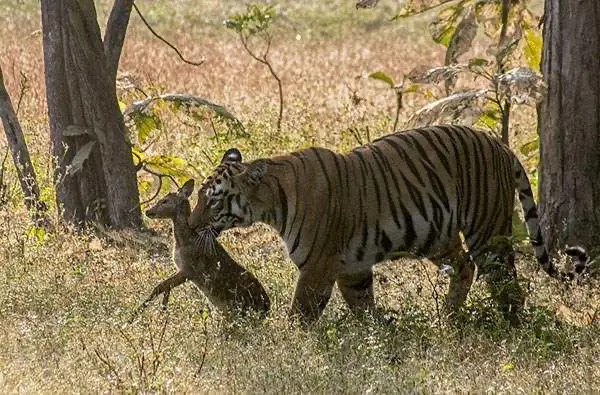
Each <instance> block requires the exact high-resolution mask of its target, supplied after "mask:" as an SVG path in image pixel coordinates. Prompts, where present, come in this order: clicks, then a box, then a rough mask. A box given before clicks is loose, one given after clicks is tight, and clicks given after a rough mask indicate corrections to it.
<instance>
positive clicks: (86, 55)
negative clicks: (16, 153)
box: [41, 0, 142, 228]
mask: <svg viewBox="0 0 600 395" xmlns="http://www.w3.org/2000/svg"><path fill="white" fill-rule="evenodd" d="M41 8H42V30H43V34H44V65H45V76H46V95H47V101H48V116H49V119H50V137H51V140H52V144H53V155H54V158H55V161H56V163H55V182H56V188H57V201H58V204H59V206H60V207H61V208H62V209H63V218H64V219H65V220H66V221H67V222H71V223H75V224H76V225H84V224H85V223H86V222H88V221H90V220H95V221H99V222H101V223H102V224H104V225H108V226H112V227H114V228H123V227H138V226H140V225H141V223H142V221H141V211H140V208H139V194H138V189H137V182H136V172H135V168H134V165H133V159H132V156H131V145H130V143H129V141H128V139H127V131H126V128H125V124H124V121H123V116H122V115H121V112H120V110H119V106H118V102H117V97H116V89H115V84H114V79H113V71H112V70H113V65H112V64H111V65H110V66H109V65H108V64H107V63H108V62H107V59H106V56H105V54H104V48H103V44H102V39H101V36H100V28H99V26H98V22H97V17H96V11H95V8H94V3H93V0H79V1H72V0H42V2H41ZM121 43H122V41H121ZM119 53H120V51H119ZM111 59H114V56H112V57H111ZM116 59H117V60H116V61H117V62H118V55H117V57H116ZM90 146H91V151H88V152H89V155H84V153H85V151H86V148H90ZM74 159H75V162H74ZM83 159H85V161H83V162H82V160H83Z"/></svg>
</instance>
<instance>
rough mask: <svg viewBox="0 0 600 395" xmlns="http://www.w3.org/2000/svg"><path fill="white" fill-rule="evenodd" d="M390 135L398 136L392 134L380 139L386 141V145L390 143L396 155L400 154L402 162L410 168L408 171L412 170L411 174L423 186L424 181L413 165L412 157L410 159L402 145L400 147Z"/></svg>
mask: <svg viewBox="0 0 600 395" xmlns="http://www.w3.org/2000/svg"><path fill="white" fill-rule="evenodd" d="M391 137H398V136H396V135H392V136H390V138H389V139H385V140H382V141H383V142H384V143H387V144H388V145H390V146H391V147H392V149H393V150H395V151H396V153H397V154H398V156H400V157H401V158H402V159H403V160H404V163H405V164H406V166H408V168H409V169H410V171H411V172H412V174H413V175H414V177H415V178H416V179H417V180H418V181H419V182H420V183H421V185H422V186H425V182H424V181H423V179H422V178H421V174H420V172H419V171H418V170H417V168H416V167H415V165H414V163H413V161H412V159H410V157H409V156H408V155H407V154H406V152H404V147H402V145H401V144H399V143H398V142H396V141H395V140H394V139H392V138H391ZM400 141H402V140H400Z"/></svg>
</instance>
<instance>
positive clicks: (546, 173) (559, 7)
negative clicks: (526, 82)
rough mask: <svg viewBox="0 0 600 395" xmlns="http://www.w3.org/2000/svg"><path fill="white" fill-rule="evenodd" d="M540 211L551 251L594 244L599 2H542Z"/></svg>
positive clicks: (599, 132) (599, 194)
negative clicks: (544, 94) (544, 92)
mask: <svg viewBox="0 0 600 395" xmlns="http://www.w3.org/2000/svg"><path fill="white" fill-rule="evenodd" d="M542 72H543V74H544V80H545V82H546V84H547V85H548V95H547V98H546V100H545V102H544V103H542V105H541V106H540V108H539V112H538V114H539V121H540V122H539V125H540V157H541V158H540V163H541V169H540V182H539V197H540V204H539V206H540V212H541V223H542V226H543V229H544V232H545V236H546V240H547V244H548V247H549V249H550V250H551V251H555V250H557V249H559V248H562V247H563V246H564V245H565V244H574V243H581V244H583V245H585V246H587V247H588V248H589V247H592V246H598V245H600V183H598V182H597V180H598V175H599V174H600V2H598V1H592V0H588V1H564V0H546V2H545V23H544V48H543V54H542Z"/></svg>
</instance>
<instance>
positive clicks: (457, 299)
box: [431, 237, 475, 316]
mask: <svg viewBox="0 0 600 395" xmlns="http://www.w3.org/2000/svg"><path fill="white" fill-rule="evenodd" d="M431 261H432V262H433V263H435V264H436V265H437V266H438V267H440V268H441V267H442V266H443V265H449V266H451V267H452V269H453V273H452V274H450V285H449V287H448V294H447V295H446V306H445V310H446V314H447V315H448V316H453V315H454V314H456V312H457V311H458V310H459V309H460V308H461V307H462V305H463V304H464V303H465V300H467V294H468V293H469V290H470V289H471V284H472V283H473V275H474V272H475V265H474V264H473V262H472V261H471V260H470V259H469V258H468V257H467V255H466V253H465V250H464V248H463V246H462V241H461V240H460V238H459V237H457V238H456V242H455V245H454V248H453V249H452V250H451V252H450V253H447V254H445V255H443V256H442V257H437V258H432V259H431Z"/></svg>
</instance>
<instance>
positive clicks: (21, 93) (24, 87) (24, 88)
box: [15, 70, 29, 116]
mask: <svg viewBox="0 0 600 395" xmlns="http://www.w3.org/2000/svg"><path fill="white" fill-rule="evenodd" d="M19 74H21V81H19V85H20V89H19V99H17V109H16V110H15V115H16V116H18V115H19V110H20V109H21V102H22V101H23V97H24V96H25V93H26V92H27V91H28V90H29V85H28V84H27V82H28V81H29V78H27V76H26V75H25V73H23V70H21V71H19Z"/></svg>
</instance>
